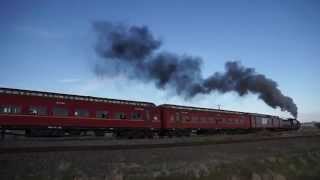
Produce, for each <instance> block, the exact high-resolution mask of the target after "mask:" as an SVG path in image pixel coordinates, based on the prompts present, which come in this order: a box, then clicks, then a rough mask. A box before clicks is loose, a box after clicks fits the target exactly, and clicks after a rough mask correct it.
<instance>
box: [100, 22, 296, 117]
mask: <svg viewBox="0 0 320 180" xmlns="http://www.w3.org/2000/svg"><path fill="white" fill-rule="evenodd" d="M94 28H95V30H96V31H97V33H98V41H97V45H96V51H97V53H98V55H99V56H101V57H103V58H104V61H103V64H100V66H99V67H97V68H96V73H97V74H100V75H101V74H104V75H106V74H108V71H109V70H110V69H112V68H115V69H117V71H116V73H121V74H125V75H126V76H127V77H129V78H132V79H138V80H142V81H151V82H154V83H155V85H156V87H158V88H160V89H167V88H172V89H174V90H175V92H176V93H177V94H178V95H181V96H183V97H185V98H187V99H188V98H192V97H194V96H196V95H197V94H209V93H211V92H213V91H218V92H221V93H226V92H231V91H234V92H237V93H238V95H239V96H244V95H246V94H248V93H254V94H257V95H258V97H259V98H260V99H261V100H263V101H264V102H265V103H266V104H267V105H269V106H270V107H272V108H277V107H279V108H280V109H281V110H282V111H288V112H290V113H291V114H292V115H293V116H294V117H297V106H296V104H295V103H294V102H293V100H292V98H290V97H287V96H285V95H283V94H282V92H281V91H280V89H279V88H278V85H277V83H276V82H275V81H273V80H272V79H269V78H267V77H265V76H264V75H262V74H259V73H257V72H255V70H254V69H253V68H246V67H244V66H242V65H241V64H240V63H239V62H236V61H230V62H227V63H226V64H225V72H224V73H219V72H216V73H214V74H213V75H211V76H209V77H208V78H204V77H202V76H201V65H202V59H201V58H199V57H194V56H189V55H178V54H175V53H171V52H159V50H158V49H159V48H160V46H161V41H160V40H159V39H156V38H155V37H154V36H153V34H152V33H151V32H150V31H149V29H148V28H147V27H146V26H142V27H139V26H126V25H123V24H113V23H110V22H97V23H94ZM101 65H102V66H101ZM113 73H114V72H113Z"/></svg>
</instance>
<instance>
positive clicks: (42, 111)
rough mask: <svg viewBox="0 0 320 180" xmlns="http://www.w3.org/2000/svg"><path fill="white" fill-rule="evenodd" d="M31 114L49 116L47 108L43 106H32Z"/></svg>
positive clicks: (30, 108)
mask: <svg viewBox="0 0 320 180" xmlns="http://www.w3.org/2000/svg"><path fill="white" fill-rule="evenodd" d="M29 114H32V115H40V116H45V115H47V108H46V107H42V106H30V107H29Z"/></svg>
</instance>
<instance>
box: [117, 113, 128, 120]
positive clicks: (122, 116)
mask: <svg viewBox="0 0 320 180" xmlns="http://www.w3.org/2000/svg"><path fill="white" fill-rule="evenodd" d="M115 118H116V119H127V116H126V114H125V113H124V112H117V113H116V114H115Z"/></svg>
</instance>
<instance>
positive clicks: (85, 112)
mask: <svg viewBox="0 0 320 180" xmlns="http://www.w3.org/2000/svg"><path fill="white" fill-rule="evenodd" d="M74 115H75V116H80V117H88V116H89V111H88V110H86V109H76V110H75V111H74Z"/></svg>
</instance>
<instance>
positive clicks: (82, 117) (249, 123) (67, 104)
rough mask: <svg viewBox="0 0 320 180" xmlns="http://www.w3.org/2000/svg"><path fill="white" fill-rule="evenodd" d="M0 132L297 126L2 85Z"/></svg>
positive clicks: (186, 132) (135, 134) (123, 134)
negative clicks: (4, 86)
mask: <svg viewBox="0 0 320 180" xmlns="http://www.w3.org/2000/svg"><path fill="white" fill-rule="evenodd" d="M0 127H1V130H2V131H1V132H2V135H4V134H5V133H6V132H11V131H15V130H20V131H22V132H24V133H23V135H26V136H70V135H72V136H79V135H83V134H85V133H92V134H94V135H95V136H104V135H105V133H107V132H109V133H112V134H113V135H114V136H115V137H119V138H143V137H149V138H152V137H154V136H160V137H161V136H169V137H172V136H178V137H180V136H190V135H191V134H214V133H220V132H228V133H240V132H255V131H259V130H263V129H265V130H274V131H276V130H297V129H299V127H300V123H299V121H297V120H296V119H286V120H285V119H282V118H279V117H277V116H271V115H265V114H256V113H246V112H236V111H227V110H218V109H209V108H199V107H188V106H178V105H172V104H163V105H159V106H156V105H155V104H153V103H150V102H138V101H127V100H118V99H107V98H98V97H91V96H79V95H68V94H60V93H51V92H40V91H30V90H21V89H11V88H0Z"/></svg>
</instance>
